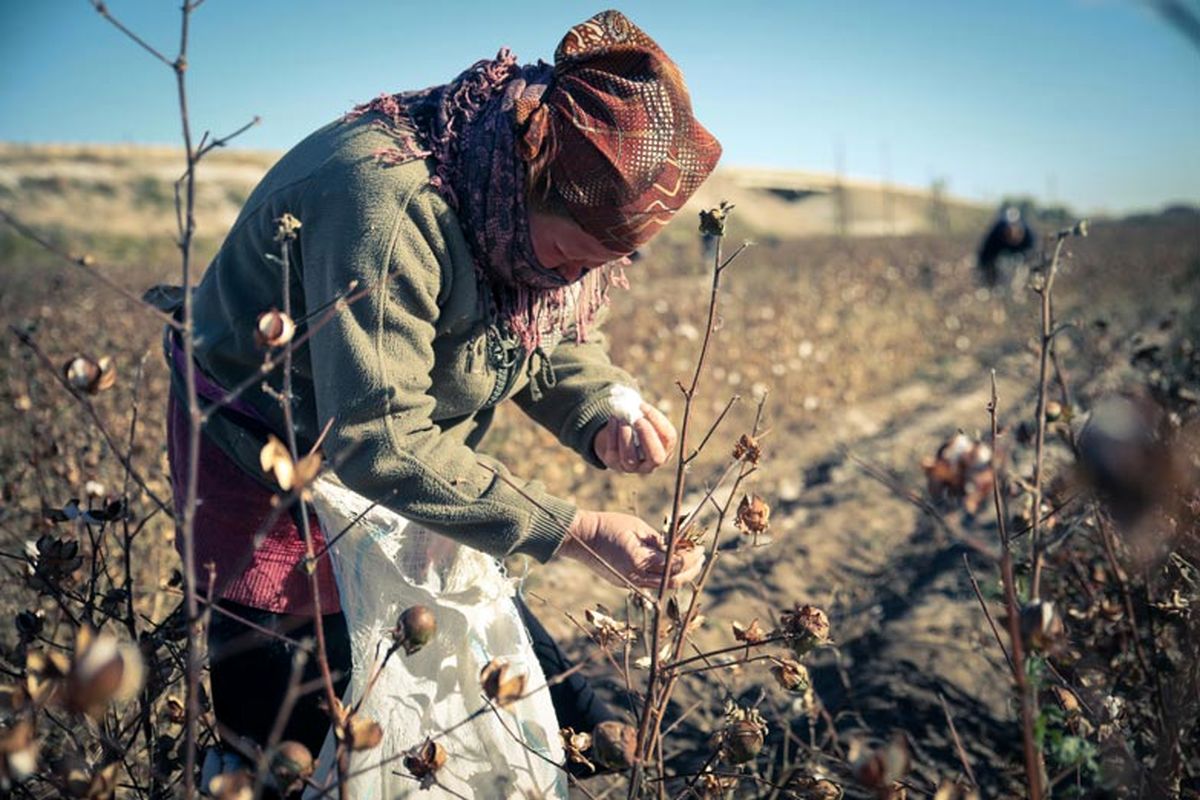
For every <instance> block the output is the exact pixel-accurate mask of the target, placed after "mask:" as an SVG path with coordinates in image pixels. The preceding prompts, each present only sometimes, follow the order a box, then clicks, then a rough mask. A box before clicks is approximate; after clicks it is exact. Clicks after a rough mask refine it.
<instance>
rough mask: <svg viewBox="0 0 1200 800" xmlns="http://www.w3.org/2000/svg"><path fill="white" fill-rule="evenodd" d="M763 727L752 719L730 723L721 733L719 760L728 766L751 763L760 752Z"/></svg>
mask: <svg viewBox="0 0 1200 800" xmlns="http://www.w3.org/2000/svg"><path fill="white" fill-rule="evenodd" d="M765 734H766V729H765V726H764V725H762V724H760V723H759V722H758V721H756V720H753V719H738V720H734V721H733V722H730V723H729V724H728V725H726V726H725V730H723V731H722V732H721V758H723V759H724V760H725V761H728V762H729V763H730V764H745V763H746V762H748V761H753V760H754V759H755V757H757V756H758V754H759V753H761V752H762V748H763V741H764V737H765Z"/></svg>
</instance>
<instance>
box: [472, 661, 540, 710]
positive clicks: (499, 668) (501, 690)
mask: <svg viewBox="0 0 1200 800" xmlns="http://www.w3.org/2000/svg"><path fill="white" fill-rule="evenodd" d="M508 666H509V665H508V662H507V661H506V660H504V659H502V658H493V659H492V660H491V661H489V662H488V663H487V664H485V665H484V667H483V670H482V671H481V672H480V673H479V683H480V684H481V685H482V686H483V693H484V695H486V696H487V699H489V700H491V701H492V702H493V703H495V704H496V705H498V706H500V707H501V708H503V707H504V706H507V705H509V704H511V703H513V702H515V701H517V700H520V699H521V695H523V694H524V693H525V681H526V680H527V678H528V676H527V675H524V674H522V675H516V676H510V675H509V674H508Z"/></svg>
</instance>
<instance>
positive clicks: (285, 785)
mask: <svg viewBox="0 0 1200 800" xmlns="http://www.w3.org/2000/svg"><path fill="white" fill-rule="evenodd" d="M268 764H270V769H271V779H272V780H273V781H274V784H275V789H276V791H278V792H279V793H280V794H281V795H282V796H284V797H286V796H288V795H290V794H292V793H293V792H298V791H300V789H302V788H304V782H305V781H306V780H307V779H308V778H310V777H312V774H313V768H314V764H313V757H312V753H311V752H309V750H308V748H307V747H305V746H304V745H302V744H300V743H299V742H292V741H287V742H280V743H279V744H278V745H277V746H276V747H275V748H274V749H273V750H272V751H271V754H270V757H269V759H268Z"/></svg>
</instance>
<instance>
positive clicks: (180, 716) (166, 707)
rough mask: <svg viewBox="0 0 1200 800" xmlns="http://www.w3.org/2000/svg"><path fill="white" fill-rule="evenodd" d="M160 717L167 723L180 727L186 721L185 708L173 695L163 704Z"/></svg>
mask: <svg viewBox="0 0 1200 800" xmlns="http://www.w3.org/2000/svg"><path fill="white" fill-rule="evenodd" d="M162 715H163V718H164V719H166V720H167V722H171V723H174V724H175V725H182V724H183V723H184V722H186V721H187V707H186V706H185V705H184V704H183V701H182V700H180V699H179V698H178V697H176V696H175V695H168V696H167V699H166V700H165V701H164V702H163V710H162Z"/></svg>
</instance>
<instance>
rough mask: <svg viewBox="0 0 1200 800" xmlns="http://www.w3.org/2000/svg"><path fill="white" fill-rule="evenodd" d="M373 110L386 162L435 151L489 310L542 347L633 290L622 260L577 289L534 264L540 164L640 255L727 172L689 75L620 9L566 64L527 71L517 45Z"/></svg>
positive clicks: (380, 101)
mask: <svg viewBox="0 0 1200 800" xmlns="http://www.w3.org/2000/svg"><path fill="white" fill-rule="evenodd" d="M368 113H374V114H378V115H380V116H382V117H383V119H381V120H377V123H378V124H380V125H381V126H382V127H383V129H384V130H386V131H387V132H388V133H389V134H390V135H391V137H392V138H393V140H394V142H395V144H394V145H393V146H392V147H390V148H387V149H386V150H383V151H380V152H379V153H377V156H378V157H379V159H380V160H381V161H382V162H383V163H385V164H403V163H406V162H408V161H412V160H415V159H418V158H425V157H430V156H431V157H432V158H433V159H434V161H435V162H436V164H435V168H434V175H433V178H432V179H431V183H432V184H433V186H434V187H435V188H436V189H437V190H438V191H439V192H440V193H441V194H442V195H443V196H444V197H445V198H446V200H447V201H448V202H449V203H450V205H451V206H452V207H453V208H454V209H455V210H456V211H457V212H458V216H459V220H460V222H461V223H462V226H463V229H464V232H465V233H466V235H467V241H468V242H469V243H470V245H471V249H472V254H473V256H474V258H475V268H476V272H477V273H478V275H479V277H480V280H481V282H482V283H484V284H485V285H487V286H489V287H490V288H491V291H490V292H485V293H484V294H485V295H487V296H488V298H489V302H491V303H492V308H491V311H492V313H493V315H494V316H495V317H496V318H497V320H498V321H499V322H501V323H502V324H504V325H506V326H507V327H508V329H509V330H510V331H511V332H512V334H513V335H515V336H516V337H517V339H518V340H519V341H520V342H521V344H522V346H523V347H524V348H525V350H526V352H527V353H533V352H535V351H536V350H537V349H538V348H539V347H540V345H541V343H542V339H543V337H544V336H546V335H547V334H552V333H554V334H562V333H563V332H565V331H566V330H567V329H569V328H571V327H574V329H575V331H576V336H577V338H578V339H579V340H581V341H582V340H583V339H584V337H586V334H587V328H588V327H589V326H590V324H591V323H592V322H593V321H594V319H595V317H596V314H597V313H598V312H599V311H600V309H601V308H602V307H603V306H604V305H605V304H607V302H608V291H609V288H610V287H611V285H612V284H614V283H617V284H623V282H624V275H623V272H622V271H621V267H620V265H619V264H615V263H614V264H608V265H605V266H604V267H601V268H599V269H595V270H591V271H589V272H588V273H586V274H585V275H584V276H583V277H582V278H581V279H580V281H579V284H580V285H579V286H569V285H568V283H567V281H566V280H565V279H564V278H563V277H562V276H560V275H559V274H558V273H557V272H555V271H553V270H549V269H546V268H545V267H543V266H542V265H541V264H540V263H539V262H538V260H537V257H536V255H535V254H534V251H533V243H532V239H531V237H530V234H529V215H528V209H527V207H526V197H527V194H528V190H527V186H526V181H527V176H528V172H529V170H530V166H531V165H538V166H540V167H541V168H543V169H542V171H544V172H546V173H547V174H548V176H549V181H550V186H551V189H552V190H553V191H554V192H556V193H557V194H558V196H559V197H561V198H562V200H563V202H564V204H565V205H566V208H567V210H568V212H569V213H570V214H571V216H572V217H573V218H574V219H575V221H576V222H577V223H578V224H579V225H580V227H581V228H583V229H584V230H585V231H587V232H588V233H590V234H591V235H592V236H594V237H595V238H596V239H597V240H599V241H600V242H601V243H602V244H604V245H605V246H606V247H608V248H609V249H612V250H616V251H621V252H624V251H632V250H635V249H636V248H637V247H639V246H640V245H642V244H644V243H645V242H646V241H648V240H649V239H650V238H651V237H652V236H653V235H654V234H655V233H657V232H658V230H659V229H660V228H661V227H662V226H663V225H665V224H666V223H667V222H668V221H669V220H670V218H671V216H672V215H673V214H674V213H675V211H676V210H678V209H679V208H680V207H681V206H682V205H683V203H684V202H685V201H686V200H687V198H688V197H689V196H691V194H692V193H693V192H694V191H695V189H696V187H698V186H699V185H700V183H701V182H702V181H703V180H704V178H705V177H707V175H708V174H709V172H711V171H712V169H713V167H714V166H715V165H716V161H717V158H718V157H719V156H720V152H721V149H720V145H719V144H718V143H717V141H716V140H715V139H714V138H713V137H712V136H711V135H710V134H709V133H708V131H706V130H705V129H704V128H703V127H702V126H701V125H700V124H699V123H698V122H696V121H695V120H694V119H693V118H692V112H691V101H690V99H689V98H688V94H687V90H686V88H685V87H684V85H683V80H682V76H681V75H680V73H679V70H678V68H677V67H676V66H675V65H674V63H672V62H671V60H670V59H669V58H667V56H666V54H664V53H663V52H662V50H661V49H660V48H659V47H658V45H657V44H655V42H654V41H653V40H652V39H650V37H648V36H647V35H646V34H645V33H643V32H642V31H641V30H640V29H639V28H638V27H637V26H635V25H634V24H633V23H632V22H630V21H629V20H628V19H626V18H625V16H624V15H622V14H621V13H619V12H617V11H605V12H602V13H600V14H597V15H596V16H595V17H592V18H591V19H590V20H588V21H586V22H583V23H580V24H579V25H576V26H575V27H574V28H572V29H571V30H570V31H569V32H568V33H567V35H566V36H565V37H564V38H563V40H562V42H561V43H560V44H559V46H558V49H557V50H556V52H555V64H554V66H553V67H551V66H550V65H548V64H545V63H543V62H538V63H537V64H534V65H529V66H519V65H518V64H517V59H516V57H515V56H513V55H512V53H510V52H509V51H508V50H507V49H502V50H501V51H500V52H499V54H497V56H496V58H495V59H494V60H484V61H479V62H477V63H476V64H474V65H472V66H471V67H470V68H468V69H467V70H466V71H465V72H463V73H462V74H461V75H459V76H458V77H457V78H455V79H454V80H453V81H451V82H450V83H448V84H445V85H442V86H434V87H431V88H429V89H424V90H421V91H416V92H404V93H401V94H395V95H382V96H380V97H379V98H376V99H375V100H373V101H371V102H369V103H365V104H363V105H360V106H358V107H356V108H355V109H354V110H353V111H351V112H350V114H349V115H347V116H348V118H351V119H353V118H358V117H360V116H363V115H364V114H368Z"/></svg>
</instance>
